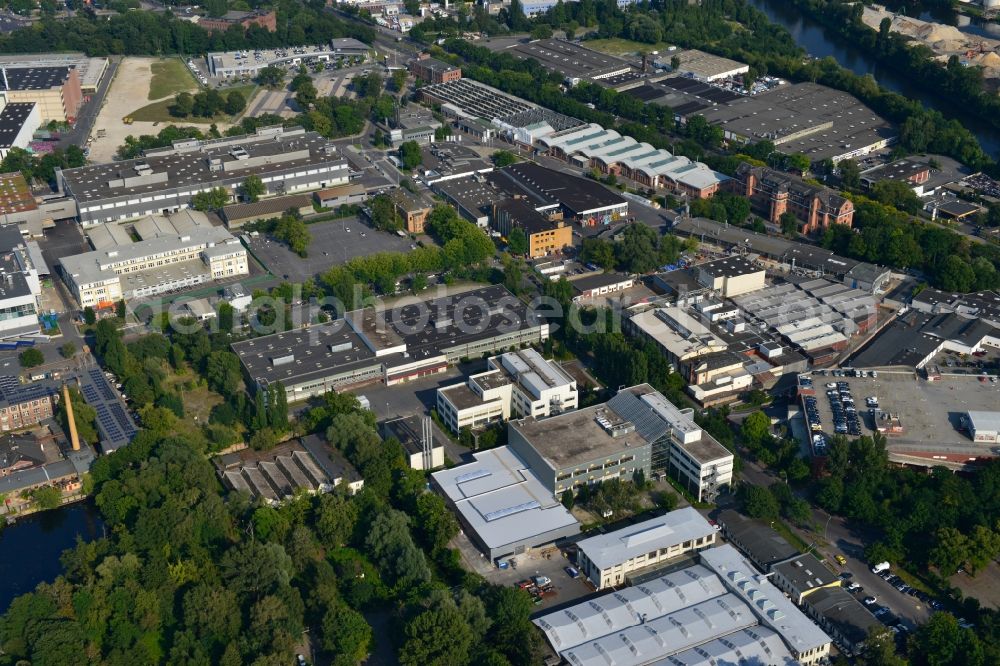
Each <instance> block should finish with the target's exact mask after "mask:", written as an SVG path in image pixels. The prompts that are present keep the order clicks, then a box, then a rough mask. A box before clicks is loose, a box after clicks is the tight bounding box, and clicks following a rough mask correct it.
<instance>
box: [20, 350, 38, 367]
mask: <svg viewBox="0 0 1000 666" xmlns="http://www.w3.org/2000/svg"><path fill="white" fill-rule="evenodd" d="M17 360H18V361H20V362H21V367H22V368H34V367H37V366H39V365H41V364H43V363H45V356H44V354H42V352H40V351H39V350H37V349H35V348H34V347H31V348H29V349H25V350H24V351H23V352H21V353H20V354H18V357H17Z"/></svg>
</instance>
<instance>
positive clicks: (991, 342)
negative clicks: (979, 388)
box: [851, 310, 1000, 370]
mask: <svg viewBox="0 0 1000 666" xmlns="http://www.w3.org/2000/svg"><path fill="white" fill-rule="evenodd" d="M989 347H992V348H997V347H1000V326H998V325H997V324H995V323H994V322H993V321H991V320H989V319H984V318H980V317H969V316H965V315H962V314H958V313H957V312H942V313H940V314H929V313H926V312H920V311H918V310H911V311H910V312H906V313H904V314H902V315H900V316H899V317H897V318H896V319H895V320H894V321H893V322H892V323H891V324H889V325H888V326H886V327H885V328H883V329H882V330H881V331H880V332H879V334H878V335H877V336H876V337H875V339H873V340H872V341H871V342H870V343H868V344H867V345H866V346H865V347H864V348H863V349H862V350H861V351H860V352H858V353H857V354H856V355H855V356H853V357H852V358H851V364H852V365H853V366H854V367H857V368H883V367H893V366H902V367H906V368H913V369H916V370H920V369H922V368H924V367H925V366H926V365H927V364H928V363H930V361H931V359H933V358H934V357H935V356H936V355H938V354H939V353H941V352H942V351H953V352H957V353H959V354H974V353H976V352H979V351H982V350H983V349H984V348H989Z"/></svg>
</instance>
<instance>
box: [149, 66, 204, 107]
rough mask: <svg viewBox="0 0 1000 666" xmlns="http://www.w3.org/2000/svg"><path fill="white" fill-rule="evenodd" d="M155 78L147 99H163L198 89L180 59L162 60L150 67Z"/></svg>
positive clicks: (151, 80)
mask: <svg viewBox="0 0 1000 666" xmlns="http://www.w3.org/2000/svg"><path fill="white" fill-rule="evenodd" d="M149 69H150V71H151V72H152V74H153V77H152V78H151V79H150V81H149V96H148V97H147V99H163V98H164V97H167V96H168V95H175V94H177V93H179V92H183V91H185V90H192V89H194V88H195V87H197V85H198V82H197V81H196V80H195V78H194V76H193V75H192V74H191V70H189V69H188V68H187V66H186V65H185V64H184V62H183V61H182V60H180V59H179V58H169V59H167V60H160V61H158V62H154V63H153V64H152V65H150V68H149Z"/></svg>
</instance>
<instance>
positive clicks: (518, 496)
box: [431, 446, 580, 561]
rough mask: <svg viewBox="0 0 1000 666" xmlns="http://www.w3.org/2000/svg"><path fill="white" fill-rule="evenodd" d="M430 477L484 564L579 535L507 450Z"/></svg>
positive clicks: (572, 521)
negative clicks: (456, 516)
mask: <svg viewBox="0 0 1000 666" xmlns="http://www.w3.org/2000/svg"><path fill="white" fill-rule="evenodd" d="M472 458H473V459H472V462H469V463H466V464H464V465H459V466H457V467H453V468H451V469H445V470H441V471H439V472H434V473H433V474H431V479H432V480H433V483H434V485H435V486H436V487H437V488H438V490H439V491H440V492H441V493H442V494H443V495H444V497H445V499H446V501H447V502H448V504H449V506H450V507H451V508H452V509H453V510H454V511H455V512H456V513H457V515H458V520H459V522H460V523H461V525H462V529H463V531H464V532H465V534H466V535H467V536H468V537H469V539H470V540H471V541H472V542H473V543H474V544H475V545H476V547H477V548H479V549H480V550H481V551H482V552H483V554H484V555H486V556H487V557H488V558H489V559H490V561H496V560H498V559H500V558H503V557H506V556H508V555H520V554H521V553H524V552H527V551H528V550H530V549H531V548H535V547H538V546H544V545H548V544H550V543H553V542H555V541H558V540H559V539H564V538H569V537H573V536H575V535H577V534H579V533H580V523H579V522H578V521H577V519H576V518H574V517H573V515H572V514H571V513H570V512H569V511H567V510H566V507H564V506H563V505H562V504H561V503H560V502H559V501H558V500H557V499H555V498H554V497H552V493H550V492H549V490H548V489H547V488H546V487H545V486H544V485H543V484H542V483H541V482H539V480H538V478H537V477H536V476H535V474H534V473H533V472H532V470H531V469H530V468H529V467H528V465H527V464H525V462H524V461H523V460H521V459H520V458H519V457H518V456H517V454H516V453H515V452H514V451H513V450H512V449H511V447H509V446H501V447H498V448H495V449H490V450H488V451H480V452H477V453H473V454H472Z"/></svg>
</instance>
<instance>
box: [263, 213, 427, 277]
mask: <svg viewBox="0 0 1000 666" xmlns="http://www.w3.org/2000/svg"><path fill="white" fill-rule="evenodd" d="M309 233H310V234H311V235H312V242H311V243H310V244H309V251H308V256H307V257H305V258H302V257H300V256H298V255H297V254H295V253H294V252H292V251H291V250H289V249H288V246H287V245H285V244H284V243H281V242H279V241H276V240H274V239H273V238H270V237H269V236H267V235H263V234H262V235H260V236H258V237H256V238H252V239H250V244H249V245H250V250H251V252H253V253H254V254H255V255H256V256H257V257H258V258H259V259H260V260H261V261H262V262H263V263H264V265H265V267H266V268H267V269H268V270H269V271H270V272H271V273H273V274H274V275H276V276H278V277H279V278H282V279H285V280H291V281H293V282H303V281H304V280H307V279H309V278H311V277H315V276H316V275H318V274H319V273H322V272H323V271H325V270H327V269H328V268H330V267H332V266H339V265H340V264H343V263H346V262H347V261H349V260H351V259H353V258H355V257H362V256H368V255H372V254H376V253H378V252H406V251H408V250H409V249H410V244H411V241H410V239H409V238H401V237H399V236H397V235H395V234H387V233H385V232H382V231H376V230H374V229H372V228H371V227H369V226H367V225H365V224H364V223H362V222H361V221H360V220H358V218H356V217H348V218H342V219H339V220H330V221H328V222H317V223H316V224H310V225H309Z"/></svg>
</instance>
